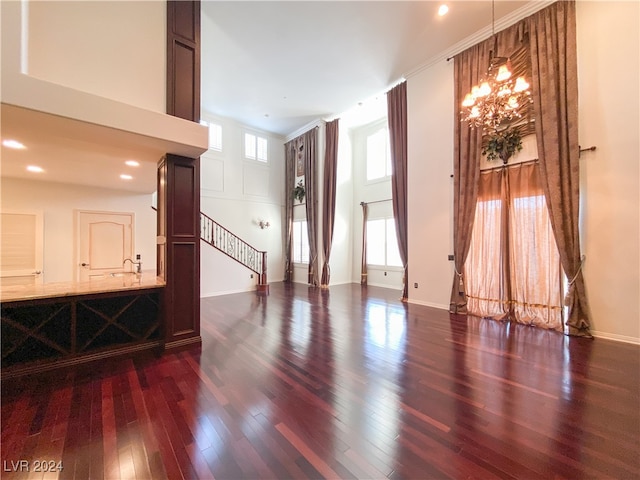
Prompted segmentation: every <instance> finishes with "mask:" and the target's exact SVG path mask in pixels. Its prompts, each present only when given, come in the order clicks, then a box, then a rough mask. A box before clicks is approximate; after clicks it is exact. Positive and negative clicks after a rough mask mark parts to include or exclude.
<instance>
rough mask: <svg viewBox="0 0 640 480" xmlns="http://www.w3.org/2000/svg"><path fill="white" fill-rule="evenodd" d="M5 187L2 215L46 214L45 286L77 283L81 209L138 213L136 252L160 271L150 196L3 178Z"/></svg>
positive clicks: (148, 266)
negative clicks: (76, 245) (20, 213)
mask: <svg viewBox="0 0 640 480" xmlns="http://www.w3.org/2000/svg"><path fill="white" fill-rule="evenodd" d="M1 187H2V192H1V197H0V198H1V200H2V210H3V211H25V212H42V214H43V220H44V273H43V281H44V282H45V283H51V282H71V281H74V276H75V273H76V267H77V265H76V258H75V250H74V249H75V244H76V237H75V234H76V232H75V219H76V210H93V211H108V212H133V213H134V214H135V227H134V228H135V245H134V247H135V250H134V251H135V253H139V254H140V255H141V259H142V262H143V269H144V270H155V267H156V234H155V232H156V212H155V211H154V210H153V209H152V208H151V201H152V199H151V195H150V194H137V193H132V192H126V191H121V190H108V189H100V188H94V187H83V186H79V185H66V184H62V183H50V182H40V181H31V180H19V179H13V178H3V179H2V182H1Z"/></svg>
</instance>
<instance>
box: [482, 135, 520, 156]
mask: <svg viewBox="0 0 640 480" xmlns="http://www.w3.org/2000/svg"><path fill="white" fill-rule="evenodd" d="M520 150H522V136H521V135H520V132H519V131H518V130H517V129H515V128H508V129H506V130H502V131H501V132H498V131H496V132H494V133H493V134H491V136H490V137H489V139H488V140H487V143H486V144H484V145H483V146H482V155H486V156H487V160H496V159H498V158H500V159H501V160H502V163H507V162H508V161H509V158H511V156H512V155H513V154H514V153H516V152H519V151H520Z"/></svg>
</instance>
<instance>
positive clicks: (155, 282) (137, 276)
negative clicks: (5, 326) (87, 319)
mask: <svg viewBox="0 0 640 480" xmlns="http://www.w3.org/2000/svg"><path fill="white" fill-rule="evenodd" d="M164 285H165V282H164V280H163V279H162V278H160V277H157V276H156V274H155V271H143V272H142V273H134V272H125V273H117V274H114V275H111V274H106V275H104V276H103V277H99V278H94V279H92V280H87V281H84V282H55V283H44V284H41V285H10V286H4V287H0V303H4V302H15V301H23V300H36V299H41V298H64V297H69V296H76V295H91V294H96V293H108V292H121V291H126V290H145V289H150V288H158V287H164Z"/></svg>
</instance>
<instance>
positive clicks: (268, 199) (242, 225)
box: [200, 112, 284, 297]
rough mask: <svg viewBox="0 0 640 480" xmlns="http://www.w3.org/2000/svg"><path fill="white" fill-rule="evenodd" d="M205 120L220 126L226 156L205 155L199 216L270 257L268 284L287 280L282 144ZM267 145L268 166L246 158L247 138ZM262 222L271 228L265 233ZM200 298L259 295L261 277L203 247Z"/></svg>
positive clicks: (231, 123)
mask: <svg viewBox="0 0 640 480" xmlns="http://www.w3.org/2000/svg"><path fill="white" fill-rule="evenodd" d="M202 117H203V119H204V120H207V121H210V122H212V123H217V124H219V125H221V126H222V152H216V151H213V150H209V151H208V152H207V153H205V154H204V155H202V157H201V159H200V165H201V172H200V178H201V182H200V183H201V197H200V203H201V206H200V207H201V210H202V211H203V212H204V213H205V214H206V215H208V216H209V217H211V218H212V219H213V220H215V221H216V222H218V223H219V224H220V225H222V226H223V227H225V228H227V229H228V230H230V231H231V232H232V233H234V234H235V235H237V236H239V237H240V238H242V239H243V240H245V241H246V242H248V243H249V244H250V245H252V246H253V247H255V248H256V249H258V250H264V251H266V252H267V262H268V264H267V277H268V282H269V283H272V282H277V281H282V280H283V278H284V257H283V223H284V221H283V214H284V206H283V202H284V196H283V195H284V146H283V145H284V140H283V138H282V137H280V136H277V135H273V134H270V133H267V132H260V131H256V130H253V129H250V128H248V127H245V126H244V125H241V124H239V123H237V122H235V121H233V120H230V119H227V118H222V117H216V116H213V115H210V114H208V113H207V112H203V115H202ZM245 132H248V133H253V134H257V135H260V136H264V137H266V138H267V140H268V144H269V152H268V159H269V160H268V163H267V164H261V163H259V162H256V161H252V160H246V159H245V158H244V133H245ZM260 220H263V221H268V222H269V224H270V226H269V227H268V228H266V229H261V228H260V227H259V226H258V222H259V221H260ZM200 257H201V282H200V295H201V296H202V297H209V296H213V295H222V294H227V293H235V292H244V291H251V290H255V288H256V283H257V276H256V275H254V277H253V278H251V275H252V272H251V271H250V270H248V269H247V268H245V267H243V266H241V265H239V264H237V263H236V262H235V261H234V260H231V259H230V258H228V257H227V256H225V255H224V254H223V253H221V252H219V251H218V250H216V249H214V248H213V247H210V246H209V245H207V244H205V243H204V242H203V243H202V244H201V251H200Z"/></svg>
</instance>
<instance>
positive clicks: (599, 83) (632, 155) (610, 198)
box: [407, 1, 640, 343]
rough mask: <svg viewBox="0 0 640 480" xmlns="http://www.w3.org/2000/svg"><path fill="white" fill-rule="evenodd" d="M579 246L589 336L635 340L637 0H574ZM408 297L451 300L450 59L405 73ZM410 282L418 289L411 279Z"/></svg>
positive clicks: (639, 158) (639, 337) (639, 246)
mask: <svg viewBox="0 0 640 480" xmlns="http://www.w3.org/2000/svg"><path fill="white" fill-rule="evenodd" d="M577 5H578V7H577V25H578V75H579V94H580V103H579V115H580V143H581V145H582V146H583V147H586V146H591V145H595V146H597V150H596V151H595V152H587V153H585V154H583V157H582V160H581V176H582V185H581V194H582V204H581V209H582V210H581V215H582V230H581V233H582V250H583V253H584V254H585V255H586V257H587V260H586V264H585V267H584V274H585V279H586V286H587V293H588V295H589V301H590V304H591V311H592V315H593V317H592V324H593V331H594V333H595V334H596V335H599V336H603V337H609V338H613V339H619V340H624V341H630V342H636V343H640V257H639V252H640V231H639V228H640V227H639V221H640V210H639V203H640V202H639V199H640V185H639V177H640V174H639V164H640V146H639V143H638V142H639V141H638V139H639V135H638V132H639V131H640V121H639V108H638V107H639V104H640V100H639V91H638V90H639V89H638V85H639V84H640V81H639V72H640V66H639V59H640V54H639V48H640V47H639V45H640V41H639V35H638V32H639V30H640V25H639V19H640V12H639V9H640V4H639V3H638V2H602V1H600V2H590V1H581V2H578V4H577ZM407 91H408V129H409V133H408V154H409V184H408V189H409V282H410V287H411V288H410V289H409V298H410V302H413V303H421V304H425V305H432V306H440V307H442V308H448V304H449V295H450V288H451V283H452V278H453V271H452V270H453V267H452V265H451V263H450V262H448V261H447V260H446V258H447V254H448V253H453V252H452V249H453V248H452V222H453V214H452V204H453V198H452V182H451V179H450V175H451V174H452V173H453V163H452V160H453V121H454V120H453V115H454V109H453V65H452V63H451V62H446V61H444V60H443V61H442V62H438V63H436V64H434V65H432V66H430V67H429V68H427V69H425V70H423V71H421V72H418V73H416V74H415V75H413V76H411V77H410V78H409V79H408V85H407ZM415 282H417V283H418V285H419V288H417V289H415V288H413V284H414V283H415Z"/></svg>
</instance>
